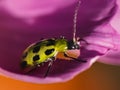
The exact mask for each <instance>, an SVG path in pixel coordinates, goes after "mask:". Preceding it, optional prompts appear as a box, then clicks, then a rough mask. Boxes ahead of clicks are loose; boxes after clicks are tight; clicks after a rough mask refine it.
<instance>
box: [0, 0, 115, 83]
mask: <svg viewBox="0 0 120 90" xmlns="http://www.w3.org/2000/svg"><path fill="white" fill-rule="evenodd" d="M10 1H11V2H10ZM18 1H19V0H18ZM27 1H28V0H26V1H25V2H24V3H26V4H25V8H26V7H27V8H28V7H29V6H30V7H33V6H34V5H33V4H34V3H35V5H36V7H37V8H38V9H40V10H41V9H42V7H39V5H38V4H37V3H40V2H41V1H40V0H34V1H32V0H31V1H30V2H34V3H30V4H29V3H28V6H26V5H27ZM52 1H53V2H56V1H54V0H52ZM52 1H51V2H52ZM58 1H59V0H58ZM19 2H20V1H19ZM46 2H49V1H47V0H45V1H44V2H43V6H44V5H45V6H44V8H46V9H48V7H49V6H48V7H47V6H46V4H45V3H46ZM60 2H61V4H59V3H60ZM60 2H58V4H59V5H55V6H52V4H53V3H51V6H50V7H52V8H53V9H55V10H56V11H54V12H52V13H46V15H44V16H41V14H40V13H34V15H33V14H29V13H24V14H25V16H27V15H28V17H30V18H32V19H34V18H36V20H35V22H34V23H32V24H29V23H28V22H24V21H25V20H26V17H24V18H23V11H24V10H23V9H22V11H20V9H19V7H21V6H18V8H16V7H17V4H18V2H16V1H15V0H6V1H5V2H3V7H9V4H10V6H11V7H12V9H15V11H17V10H18V12H19V13H20V14H19V13H17V14H14V13H11V12H12V11H11V10H12V9H11V8H10V9H11V10H9V9H8V8H6V9H7V10H8V12H7V11H6V10H4V9H1V10H0V12H1V14H0V32H1V33H0V41H1V43H0V72H1V75H5V76H8V77H11V78H15V79H19V80H23V81H27V82H34V83H53V82H64V81H67V80H70V79H72V78H73V77H75V76H76V75H77V74H79V73H81V72H83V71H84V70H86V69H88V68H89V67H90V66H91V65H92V64H93V63H94V62H95V61H96V60H97V58H98V57H99V56H101V55H104V54H105V53H106V52H107V51H108V49H109V48H114V43H113V42H112V38H113V34H112V33H115V31H114V30H113V29H112V28H109V29H107V28H106V29H105V27H106V25H108V24H107V22H108V21H109V20H110V19H111V17H112V16H113V15H114V13H115V11H116V4H115V0H111V1H109V0H102V1H99V0H91V3H89V0H81V2H82V3H81V7H80V10H79V15H78V23H77V35H76V36H78V37H81V38H83V39H85V40H86V41H87V42H88V43H89V44H88V45H86V44H85V45H84V43H83V47H82V48H81V56H80V58H82V59H85V60H87V63H78V62H75V61H70V62H68V61H62V60H56V61H55V62H54V65H53V67H52V69H51V71H50V73H49V75H48V77H47V78H43V74H44V73H45V70H46V69H47V64H46V65H45V66H44V67H41V68H37V69H36V70H34V71H33V72H30V73H28V74H23V73H21V69H20V66H19V64H20V58H21V55H22V52H23V51H24V49H25V48H26V47H27V46H28V45H30V44H31V43H34V42H37V41H39V40H40V39H41V38H51V37H58V38H59V36H61V35H62V36H65V37H66V38H67V39H72V34H73V30H72V28H73V14H74V9H75V5H76V2H75V1H74V0H71V1H70V2H69V3H66V4H65V1H60ZM13 3H15V4H16V5H15V6H14V5H13ZM56 3H57V2H56ZM31 4H32V5H31ZM41 4H42V2H41ZM4 5H5V6H4ZM12 5H13V6H12ZM20 5H22V2H21V3H20ZM60 6H62V8H57V7H60ZM36 7H35V9H34V8H33V9H32V10H33V11H34V10H36ZM26 10H28V9H26ZM29 10H30V12H32V13H33V11H32V10H31V8H30V9H29ZM29 10H28V11H29ZM40 10H38V11H40ZM13 11H14V10H13ZM43 11H44V10H43ZM49 11H50V12H51V10H49ZM21 13H22V14H21ZM43 13H44V12H43ZM13 14H14V15H13ZM29 15H30V16H29ZM13 16H15V17H13ZM18 17H21V18H18ZM93 39H94V41H93Z"/></svg>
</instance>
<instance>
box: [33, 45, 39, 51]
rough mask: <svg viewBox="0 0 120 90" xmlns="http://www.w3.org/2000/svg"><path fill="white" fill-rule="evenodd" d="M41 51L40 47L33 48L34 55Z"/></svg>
mask: <svg viewBox="0 0 120 90" xmlns="http://www.w3.org/2000/svg"><path fill="white" fill-rule="evenodd" d="M39 50H40V46H39V45H38V46H35V47H34V48H33V53H37V52H39Z"/></svg>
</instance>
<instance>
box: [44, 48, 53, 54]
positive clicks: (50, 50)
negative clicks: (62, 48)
mask: <svg viewBox="0 0 120 90" xmlns="http://www.w3.org/2000/svg"><path fill="white" fill-rule="evenodd" d="M54 51H55V49H47V50H46V51H45V54H46V55H50V54H51V53H52V52H54Z"/></svg>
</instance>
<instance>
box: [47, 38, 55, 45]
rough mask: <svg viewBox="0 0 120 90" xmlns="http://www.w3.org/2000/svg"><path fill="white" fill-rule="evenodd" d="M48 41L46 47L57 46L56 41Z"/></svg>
mask: <svg viewBox="0 0 120 90" xmlns="http://www.w3.org/2000/svg"><path fill="white" fill-rule="evenodd" d="M47 41H48V42H47V44H46V46H51V45H55V40H54V39H48V40H47Z"/></svg>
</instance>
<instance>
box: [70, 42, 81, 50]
mask: <svg viewBox="0 0 120 90" xmlns="http://www.w3.org/2000/svg"><path fill="white" fill-rule="evenodd" d="M68 49H69V50H74V49H80V44H79V42H74V41H73V40H71V41H68Z"/></svg>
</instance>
